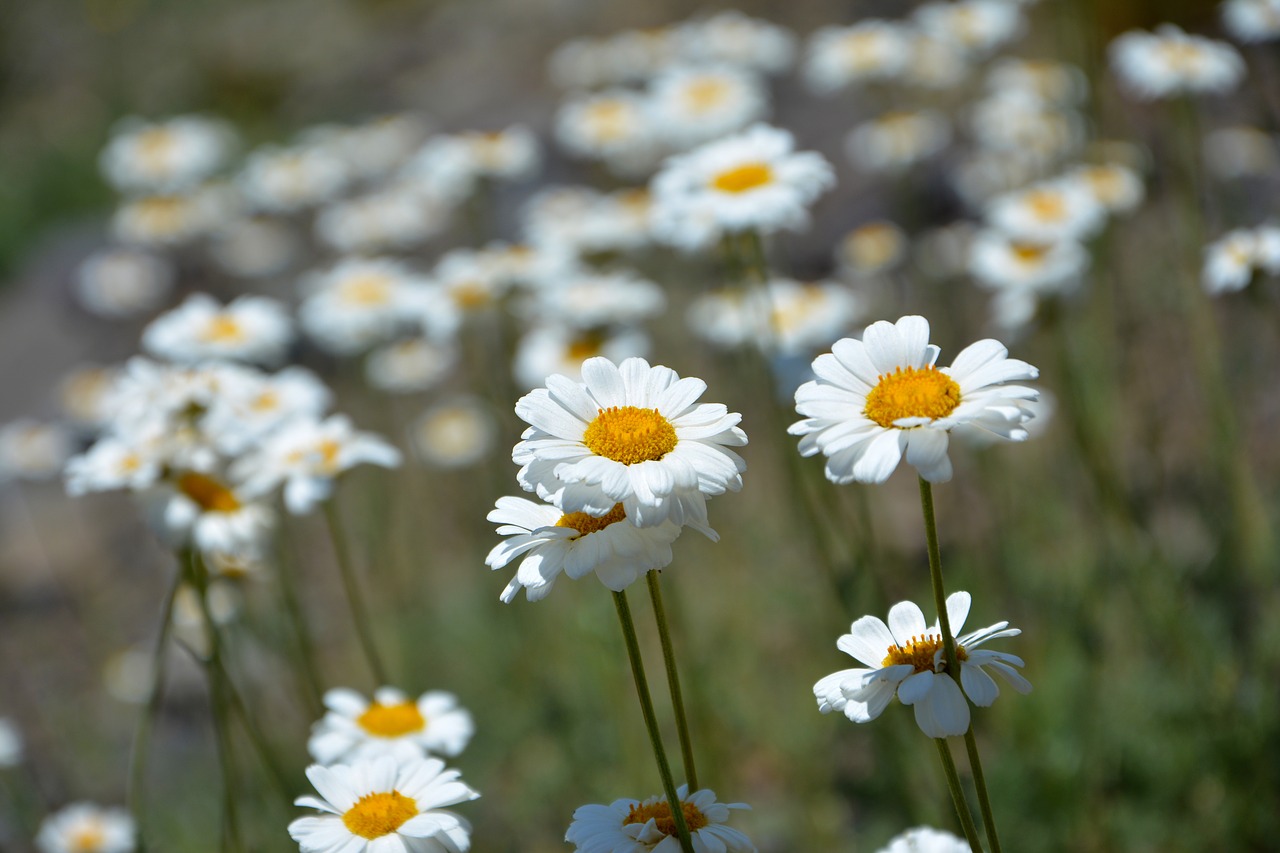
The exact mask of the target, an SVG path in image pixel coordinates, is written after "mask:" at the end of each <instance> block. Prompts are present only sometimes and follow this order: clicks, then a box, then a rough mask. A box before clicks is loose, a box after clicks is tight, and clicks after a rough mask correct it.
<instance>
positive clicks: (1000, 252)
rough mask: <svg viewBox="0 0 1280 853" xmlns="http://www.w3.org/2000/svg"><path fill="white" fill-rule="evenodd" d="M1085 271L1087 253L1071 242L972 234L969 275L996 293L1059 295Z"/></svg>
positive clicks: (989, 231) (997, 233)
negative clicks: (1038, 240)
mask: <svg viewBox="0 0 1280 853" xmlns="http://www.w3.org/2000/svg"><path fill="white" fill-rule="evenodd" d="M1088 268H1089V252H1088V250H1086V249H1085V247H1084V246H1082V245H1081V244H1080V243H1077V242H1076V241H1074V240H1059V241H1049V242H1036V241H1031V240H1017V239H1014V238H1012V237H1009V236H1008V235H1006V234H1004V233H1003V232H1000V231H996V230H994V229H984V230H982V231H980V232H978V233H977V234H976V235H974V238H973V243H972V244H971V245H970V247H969V272H970V274H971V275H972V276H973V277H974V278H975V279H977V281H978V283H979V284H982V285H983V286H985V287H990V288H992V289H994V290H996V291H997V292H998V293H1012V292H1017V293H1024V294H1027V295H1028V296H1035V295H1037V294H1040V295H1043V294H1048V293H1059V292H1063V291H1065V290H1068V289H1070V288H1071V287H1072V286H1073V285H1074V284H1075V283H1076V282H1078V281H1079V279H1080V276H1081V274H1082V273H1084V271H1085V270H1086V269H1088ZM1033 301H1034V300H1033ZM1014 325H1017V324H1014Z"/></svg>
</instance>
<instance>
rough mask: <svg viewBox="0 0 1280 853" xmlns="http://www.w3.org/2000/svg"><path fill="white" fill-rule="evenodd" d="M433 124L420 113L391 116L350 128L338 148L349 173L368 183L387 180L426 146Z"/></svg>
mask: <svg viewBox="0 0 1280 853" xmlns="http://www.w3.org/2000/svg"><path fill="white" fill-rule="evenodd" d="M429 129H430V123H429V122H428V121H427V119H426V118H424V117H423V116H421V115H418V114H416V113H409V112H404V113H391V114H388V115H383V116H378V117H377V118H374V119H371V120H369V121H366V122H364V123H363V124H358V125H356V126H354V127H349V128H346V129H345V130H344V131H343V133H342V135H341V138H340V139H339V140H338V144H337V145H336V146H334V148H335V149H336V151H337V152H338V153H339V154H340V155H341V156H342V158H343V160H344V162H345V163H346V166H347V170H348V171H349V172H350V173H351V174H353V175H355V176H357V177H359V178H362V179H365V180H377V179H379V178H384V177H386V176H388V175H390V174H391V173H392V172H393V171H395V170H396V169H397V168H398V167H399V166H400V165H402V164H403V163H404V161H405V160H407V159H408V157H409V155H410V154H412V153H413V151H414V150H415V149H416V148H417V147H418V146H419V145H421V144H422V140H423V139H424V138H425V137H426V135H427V131H428V130H429Z"/></svg>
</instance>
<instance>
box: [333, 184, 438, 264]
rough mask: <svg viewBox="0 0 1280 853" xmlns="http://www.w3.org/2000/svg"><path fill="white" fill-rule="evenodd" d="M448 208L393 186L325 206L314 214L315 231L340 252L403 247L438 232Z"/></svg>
mask: <svg viewBox="0 0 1280 853" xmlns="http://www.w3.org/2000/svg"><path fill="white" fill-rule="evenodd" d="M448 224H449V211H448V210H447V209H446V208H445V207H444V206H443V205H441V204H439V203H438V202H433V201H432V200H430V199H428V198H424V197H423V196H422V195H421V194H419V193H415V192H413V191H412V190H409V189H403V188H400V187H395V188H392V189H384V190H379V191H377V192H372V193H367V194H365V195H361V196H358V197H356V198H350V199H344V200H342V201H338V202H333V203H331V204H329V205H327V206H325V207H324V208H323V209H322V210H321V211H320V213H319V215H318V216H317V217H316V225H315V230H316V235H317V236H318V237H319V238H320V240H321V242H323V243H324V244H325V245H326V246H330V247H331V248H333V249H335V250H336V251H339V252H344V253H365V254H372V253H375V252H381V251H388V250H391V251H405V250H407V249H412V248H413V247H415V246H417V245H419V244H421V243H423V242H424V241H426V240H427V239H428V238H430V237H434V236H435V235H436V234H439V233H440V232H441V231H442V230H444V228H445V227H446V226H447V225H448Z"/></svg>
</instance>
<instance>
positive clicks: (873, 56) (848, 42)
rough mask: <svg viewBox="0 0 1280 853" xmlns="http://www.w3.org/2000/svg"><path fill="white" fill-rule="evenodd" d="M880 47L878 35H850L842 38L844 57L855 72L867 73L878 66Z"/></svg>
mask: <svg viewBox="0 0 1280 853" xmlns="http://www.w3.org/2000/svg"><path fill="white" fill-rule="evenodd" d="M880 45H881V38H880V35H879V34H878V33H874V32H860V33H851V34H850V35H847V36H845V38H844V45H843V48H844V55H845V58H846V60H847V61H848V62H849V65H850V66H852V68H853V69H854V70H855V71H869V70H870V69H872V68H874V67H876V66H877V65H878V64H880V61H881V60H880V57H881V53H882V51H881V47H880Z"/></svg>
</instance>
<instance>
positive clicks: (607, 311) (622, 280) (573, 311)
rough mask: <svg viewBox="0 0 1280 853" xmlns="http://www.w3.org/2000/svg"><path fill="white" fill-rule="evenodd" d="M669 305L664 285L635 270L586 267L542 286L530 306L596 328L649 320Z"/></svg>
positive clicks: (551, 318)
mask: <svg viewBox="0 0 1280 853" xmlns="http://www.w3.org/2000/svg"><path fill="white" fill-rule="evenodd" d="M666 307H667V297H666V294H665V293H664V292H663V290H662V288H661V287H659V286H658V285H657V284H655V283H654V282H652V281H649V280H648V279H644V278H641V277H640V276H639V275H637V274H635V273H633V272H623V271H619V272H593V271H589V270H583V271H579V272H575V273H569V274H566V276H565V277H564V278H563V279H561V280H560V281H558V282H555V283H549V284H547V285H545V286H543V287H541V288H539V289H538V290H537V291H535V292H534V294H533V296H532V299H531V300H530V301H529V303H528V305H527V306H526V310H527V312H528V313H530V314H531V315H532V316H533V317H536V318H538V319H542V320H545V321H547V322H556V323H564V324H567V325H570V326H573V327H575V328H579V329H593V328H599V327H602V326H611V325H632V324H635V323H639V322H642V321H644V320H649V319H652V318H654V317H657V316H658V315H660V314H661V313H662V312H663V311H665V310H666Z"/></svg>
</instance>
